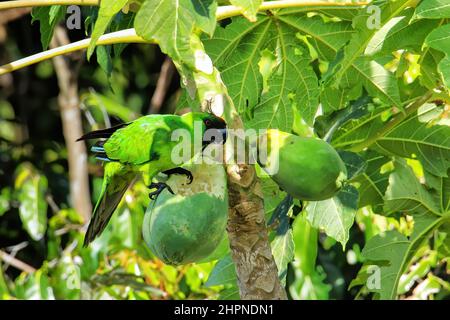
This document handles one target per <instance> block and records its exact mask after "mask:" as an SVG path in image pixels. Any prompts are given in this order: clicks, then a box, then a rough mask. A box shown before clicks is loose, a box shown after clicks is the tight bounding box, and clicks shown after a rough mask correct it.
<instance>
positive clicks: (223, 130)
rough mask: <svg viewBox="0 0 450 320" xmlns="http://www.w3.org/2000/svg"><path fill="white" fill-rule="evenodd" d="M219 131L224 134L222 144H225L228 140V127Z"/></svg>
mask: <svg viewBox="0 0 450 320" xmlns="http://www.w3.org/2000/svg"><path fill="white" fill-rule="evenodd" d="M218 131H219V132H220V133H221V134H222V144H225V142H227V129H226V128H224V129H218Z"/></svg>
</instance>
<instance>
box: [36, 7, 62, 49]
mask: <svg viewBox="0 0 450 320" xmlns="http://www.w3.org/2000/svg"><path fill="white" fill-rule="evenodd" d="M65 15H66V6H59V5H56V6H48V7H34V8H33V10H32V11H31V16H32V20H31V23H33V22H34V21H39V29H40V33H41V44H42V49H43V50H47V48H48V45H49V44H50V41H51V40H52V37H53V32H54V31H55V27H56V25H57V24H58V23H59V22H60V21H61V20H63V19H64V17H65Z"/></svg>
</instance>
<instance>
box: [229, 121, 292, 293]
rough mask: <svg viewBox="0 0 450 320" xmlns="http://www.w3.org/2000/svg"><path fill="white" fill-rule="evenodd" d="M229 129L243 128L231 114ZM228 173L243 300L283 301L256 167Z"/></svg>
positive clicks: (238, 166)
mask: <svg viewBox="0 0 450 320" xmlns="http://www.w3.org/2000/svg"><path fill="white" fill-rule="evenodd" d="M231 118H232V122H231V123H229V127H230V128H233V129H238V128H240V129H242V128H243V125H242V121H241V119H240V118H239V116H238V115H237V114H236V113H233V114H232V116H231ZM227 174H228V197H229V214H228V226H227V231H228V238H229V240H230V248H231V256H232V259H233V262H234V264H235V267H236V274H237V278H238V286H239V293H240V297H241V299H243V300H285V299H287V296H286V291H285V290H284V288H283V287H282V286H281V283H280V280H279V278H278V269H277V266H276V264H275V260H274V258H273V255H272V250H271V247H270V243H269V238H268V232H267V228H266V221H265V214H264V201H263V195H262V193H261V187H260V184H259V179H258V176H257V175H256V172H255V168H254V166H253V165H249V164H231V165H228V166H227Z"/></svg>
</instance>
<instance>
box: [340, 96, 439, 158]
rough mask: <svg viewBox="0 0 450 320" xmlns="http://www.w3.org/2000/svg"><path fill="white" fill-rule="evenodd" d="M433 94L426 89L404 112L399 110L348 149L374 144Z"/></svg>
mask: <svg viewBox="0 0 450 320" xmlns="http://www.w3.org/2000/svg"><path fill="white" fill-rule="evenodd" d="M432 96H433V92H432V91H428V92H427V93H426V94H425V95H423V96H421V97H420V98H418V99H417V100H416V101H414V102H413V103H411V104H410V105H409V107H407V108H406V109H405V112H399V113H398V114H397V115H396V116H394V117H393V118H392V120H390V121H389V122H387V123H386V124H385V125H384V127H383V128H381V129H380V130H377V132H375V134H374V135H372V136H370V137H369V138H368V139H366V140H364V141H362V142H360V143H357V144H355V145H353V146H352V147H351V148H349V149H348V150H349V151H353V152H360V151H362V150H364V149H366V148H368V147H370V146H371V145H372V144H374V143H375V142H376V141H377V140H378V139H380V138H382V137H384V136H385V135H386V134H388V133H389V132H390V131H391V130H392V129H394V128H395V127H396V126H397V125H399V124H400V123H401V122H402V121H403V120H405V119H406V118H408V117H409V116H410V115H412V114H414V113H415V112H417V110H418V109H419V108H420V107H421V106H422V105H423V104H424V103H426V102H427V101H428V100H429V99H430V98H431V97H432Z"/></svg>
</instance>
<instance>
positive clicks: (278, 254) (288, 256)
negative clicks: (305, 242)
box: [268, 196, 294, 285]
mask: <svg viewBox="0 0 450 320" xmlns="http://www.w3.org/2000/svg"><path fill="white" fill-rule="evenodd" d="M292 203H293V199H292V197H291V196H286V198H285V199H284V200H283V201H282V202H280V204H279V205H278V206H277V208H276V209H275V212H274V213H273V215H272V217H271V219H270V220H269V221H268V224H269V225H271V224H272V223H274V222H275V221H277V222H278V228H277V230H276V232H275V238H274V239H273V240H272V242H271V246H272V254H273V258H274V260H275V263H276V265H277V268H278V277H279V278H280V281H281V283H282V285H285V284H286V275H287V267H288V264H289V263H290V262H291V261H292V260H293V259H294V239H293V234H292V230H291V226H290V223H289V220H290V217H289V216H288V214H289V211H290V210H292Z"/></svg>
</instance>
